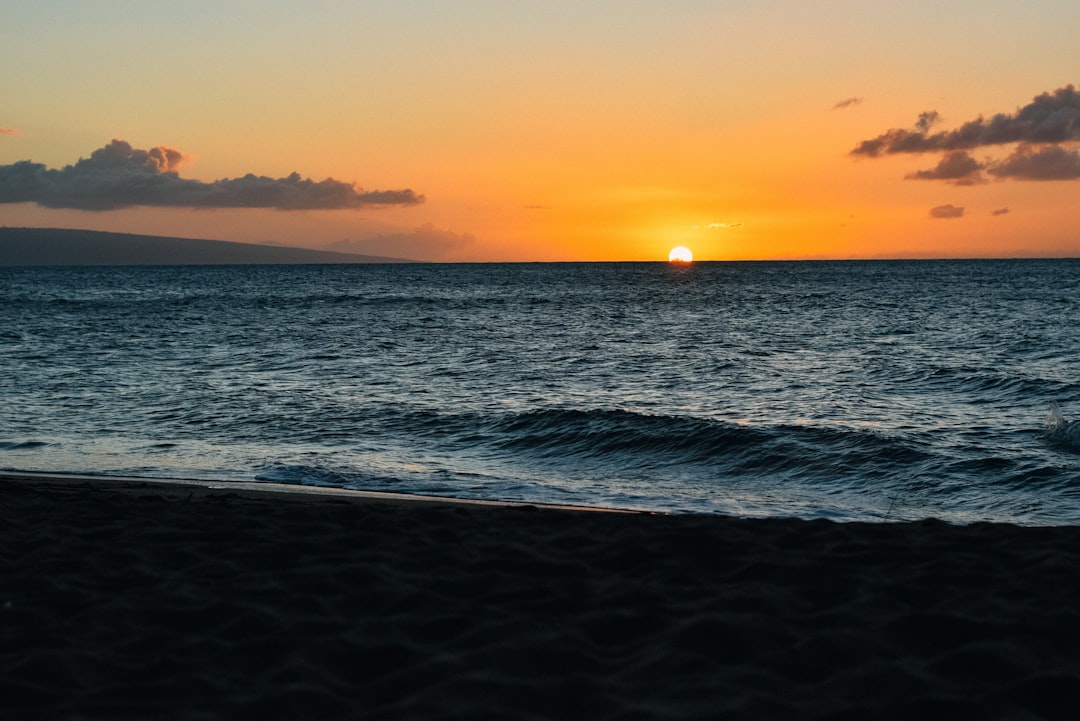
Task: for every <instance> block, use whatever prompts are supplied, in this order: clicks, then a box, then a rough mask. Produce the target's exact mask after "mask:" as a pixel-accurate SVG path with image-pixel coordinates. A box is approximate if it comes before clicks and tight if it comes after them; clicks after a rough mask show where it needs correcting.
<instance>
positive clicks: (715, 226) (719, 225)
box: [694, 223, 742, 230]
mask: <svg viewBox="0 0 1080 721" xmlns="http://www.w3.org/2000/svg"><path fill="white" fill-rule="evenodd" d="M740 227H742V223H709V224H708V225H695V226H694V230H701V229H702V228H704V229H705V230H728V229H731V228H740Z"/></svg>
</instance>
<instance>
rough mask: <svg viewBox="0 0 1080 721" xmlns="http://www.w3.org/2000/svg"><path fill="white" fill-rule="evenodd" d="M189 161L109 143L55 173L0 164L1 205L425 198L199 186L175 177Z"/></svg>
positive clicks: (297, 180)
mask: <svg viewBox="0 0 1080 721" xmlns="http://www.w3.org/2000/svg"><path fill="white" fill-rule="evenodd" d="M187 159H188V156H186V155H184V154H183V153H181V152H180V151H179V150H177V149H175V148H170V147H168V146H164V145H159V146H157V147H155V148H150V149H149V150H141V149H138V148H133V147H131V145H130V144H129V143H127V142H125V141H123V140H113V141H112V142H111V143H109V144H108V145H106V146H105V147H103V148H99V149H97V150H95V151H94V152H93V153H91V154H90V157H89V158H80V159H79V161H78V162H77V163H75V164H74V165H68V166H66V167H64V168H63V169H62V170H54V169H49V168H46V167H45V166H44V165H42V164H40V163H33V162H31V161H29V160H24V161H20V162H17V163H14V164H12V165H0V203H27V202H32V203H37V204H38V205H41V206H44V207H46V208H75V209H79V210H114V209H117V208H126V207H129V206H133V205H150V206H160V207H165V206H168V207H185V208H274V209H277V210H328V209H343V208H362V207H367V206H372V205H412V204H416V203H422V202H423V201H424V197H423V196H422V195H417V194H415V193H414V192H413V191H411V190H375V191H364V190H361V189H360V188H358V187H356V186H355V185H353V184H352V183H344V182H341V181H338V180H334V179H333V178H328V179H326V180H322V181H318V182H316V181H314V180H311V179H308V178H301V177H300V175H299V174H297V173H293V174H292V175H289V176H288V177H286V178H268V177H265V176H256V175H252V174H248V175H245V176H243V177H242V178H225V179H222V180H215V181H213V182H210V183H205V182H202V181H199V180H188V179H185V178H181V177H180V176H179V174H178V173H177V168H179V167H180V166H181V165H182V164H183V163H184V162H185V161H186V160H187Z"/></svg>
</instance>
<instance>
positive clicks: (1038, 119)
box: [851, 85, 1080, 158]
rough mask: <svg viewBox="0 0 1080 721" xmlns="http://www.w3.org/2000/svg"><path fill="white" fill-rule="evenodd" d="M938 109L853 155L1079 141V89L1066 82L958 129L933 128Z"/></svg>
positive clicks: (872, 140) (863, 145)
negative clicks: (1012, 108) (1010, 109)
mask: <svg viewBox="0 0 1080 721" xmlns="http://www.w3.org/2000/svg"><path fill="white" fill-rule="evenodd" d="M938 119H939V116H938V113H937V111H929V112H926V113H922V114H921V115H920V116H919V119H918V120H917V121H916V123H915V126H914V127H913V128H912V129H906V130H905V129H900V128H893V129H891V130H887V131H885V132H884V133H882V134H881V135H878V136H877V137H875V138H870V139H869V140H864V141H862V142H861V143H859V144H858V145H857V146H855V148H854V149H853V150H852V151H851V154H852V155H856V156H858V155H864V156H868V157H872V158H874V157H878V156H881V155H891V154H894V153H928V152H946V151H952V150H970V149H972V148H979V147H983V146H989V145H1002V144H1006V143H1029V144H1050V143H1064V142H1070V141H1080V92H1077V90H1076V88H1074V87H1073V86H1072V85H1066V86H1065V87H1063V88H1058V89H1057V90H1054V91H1053V92H1047V93H1042V94H1041V95H1037V96H1035V97H1034V98H1033V99H1032V101H1031V102H1030V103H1029V104H1027V105H1025V106H1024V107H1022V108H1019V109H1017V110H1016V112H1014V113H1012V114H1004V113H999V114H997V115H994V116H992V117H990V118H989V119H987V118H983V117H981V116H980V117H978V118H976V119H975V120H970V121H968V122H966V123H963V124H962V125H961V126H960V127H959V128H956V129H955V130H948V131H942V132H938V133H930V129H931V127H932V126H933V125H934V124H935V123H936V122H937V120H938Z"/></svg>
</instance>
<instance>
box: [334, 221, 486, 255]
mask: <svg viewBox="0 0 1080 721" xmlns="http://www.w3.org/2000/svg"><path fill="white" fill-rule="evenodd" d="M475 240H476V238H475V237H474V236H473V235H472V234H471V233H454V232H453V231H450V230H440V229H439V228H436V227H435V226H434V225H432V224H431V223H425V224H424V225H421V226H420V227H419V228H413V230H412V231H410V232H408V233H390V234H385V235H384V234H380V235H376V236H375V237H373V238H365V239H363V240H351V239H348V238H346V239H344V240H338V241H335V242H333V243H330V244H329V245H327V246H326V249H327V250H335V251H339V252H342V253H361V254H364V255H383V256H389V257H392V258H410V259H413V260H438V259H441V258H445V257H447V256H449V255H452V254H453V253H454V252H455V251H457V250H460V249H462V248H464V247H466V246H468V245H470V244H472V243H473V242H474V241H475Z"/></svg>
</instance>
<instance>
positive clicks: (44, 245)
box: [0, 228, 416, 266]
mask: <svg viewBox="0 0 1080 721" xmlns="http://www.w3.org/2000/svg"><path fill="white" fill-rule="evenodd" d="M413 262H416V261H413V260H407V259H405V258H387V257H384V256H379V255H359V254H356V253H335V252H332V251H326V250H308V249H306V248H292V247H284V246H273V245H256V244H254V243H234V242H229V241H224V240H202V239H196V238H168V237H162V236H156V235H135V234H132V233H106V232H101V231H96V230H72V229H65V228H0V266H26V265H249V264H251V265H271V264H279V265H290V264H299V263H306V264H317V263H413Z"/></svg>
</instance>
